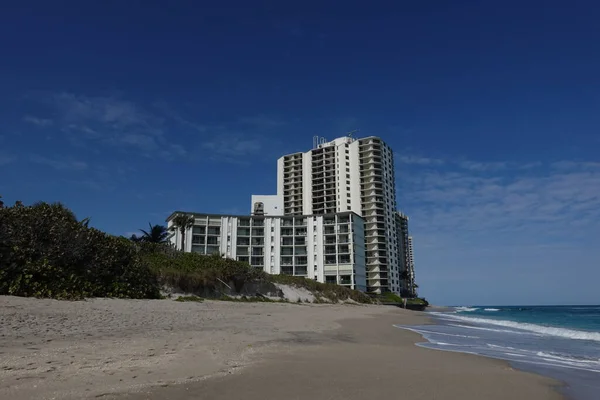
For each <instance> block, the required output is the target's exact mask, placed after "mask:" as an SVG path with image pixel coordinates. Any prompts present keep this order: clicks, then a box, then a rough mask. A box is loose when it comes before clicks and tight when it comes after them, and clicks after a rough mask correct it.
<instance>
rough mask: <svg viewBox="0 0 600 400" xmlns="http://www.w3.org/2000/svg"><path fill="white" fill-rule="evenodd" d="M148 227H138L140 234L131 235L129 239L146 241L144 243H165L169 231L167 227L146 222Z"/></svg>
mask: <svg viewBox="0 0 600 400" xmlns="http://www.w3.org/2000/svg"><path fill="white" fill-rule="evenodd" d="M148 225H149V226H150V229H149V230H148V231H145V230H143V229H140V232H142V236H137V235H132V236H131V237H130V239H131V240H132V241H134V242H146V243H166V242H167V239H168V237H169V231H168V230H167V227H165V226H163V225H152V224H150V223H149V224H148Z"/></svg>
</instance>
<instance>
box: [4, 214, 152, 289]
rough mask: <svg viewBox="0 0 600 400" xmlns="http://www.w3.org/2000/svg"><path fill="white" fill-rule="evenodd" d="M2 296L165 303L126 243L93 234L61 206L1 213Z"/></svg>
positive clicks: (109, 236) (91, 229)
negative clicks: (130, 299)
mask: <svg viewBox="0 0 600 400" xmlns="http://www.w3.org/2000/svg"><path fill="white" fill-rule="evenodd" d="M0 249H1V250H0V294H5V295H6V294H8V295H17V296H35V297H53V298H60V299H77V298H83V297H94V296H103V297H130V298H159V296H160V292H159V290H158V283H157V281H156V279H155V276H154V274H153V273H152V271H151V270H150V269H148V268H147V267H145V266H144V265H143V264H142V263H141V262H140V259H139V256H138V252H137V249H136V248H135V246H134V245H133V244H132V243H131V242H130V241H129V240H127V239H125V238H119V237H115V236H111V235H108V234H106V233H103V232H101V231H99V230H97V229H93V228H88V227H87V226H86V224H82V223H80V222H79V221H77V219H76V217H75V215H74V214H73V212H72V211H71V210H69V209H67V208H66V207H64V206H63V205H61V204H47V203H37V204H34V205H33V206H30V207H24V206H22V205H16V206H14V207H8V208H1V209H0Z"/></svg>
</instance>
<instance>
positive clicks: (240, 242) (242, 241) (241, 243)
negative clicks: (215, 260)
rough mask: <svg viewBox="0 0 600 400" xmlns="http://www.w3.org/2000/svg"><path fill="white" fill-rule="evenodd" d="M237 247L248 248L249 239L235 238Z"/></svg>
mask: <svg viewBox="0 0 600 400" xmlns="http://www.w3.org/2000/svg"><path fill="white" fill-rule="evenodd" d="M237 245H238V246H250V238H249V237H247V238H245V237H238V238H237Z"/></svg>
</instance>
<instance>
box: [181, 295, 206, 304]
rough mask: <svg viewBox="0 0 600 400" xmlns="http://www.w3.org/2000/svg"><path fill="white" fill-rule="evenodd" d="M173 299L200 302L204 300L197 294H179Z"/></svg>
mask: <svg viewBox="0 0 600 400" xmlns="http://www.w3.org/2000/svg"><path fill="white" fill-rule="evenodd" d="M175 301H180V302H186V301H195V302H198V303H201V302H203V301H204V299H203V298H202V297H198V296H179V297H178V298H176V299H175Z"/></svg>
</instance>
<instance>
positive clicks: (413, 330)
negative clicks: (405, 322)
mask: <svg viewBox="0 0 600 400" xmlns="http://www.w3.org/2000/svg"><path fill="white" fill-rule="evenodd" d="M394 327H396V328H400V329H406V330H409V331H411V332H415V333H419V334H426V333H428V334H431V335H440V336H453V337H461V338H466V339H479V336H469V335H457V334H453V333H444V332H434V331H428V330H425V329H417V328H411V327H408V326H402V325H394Z"/></svg>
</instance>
